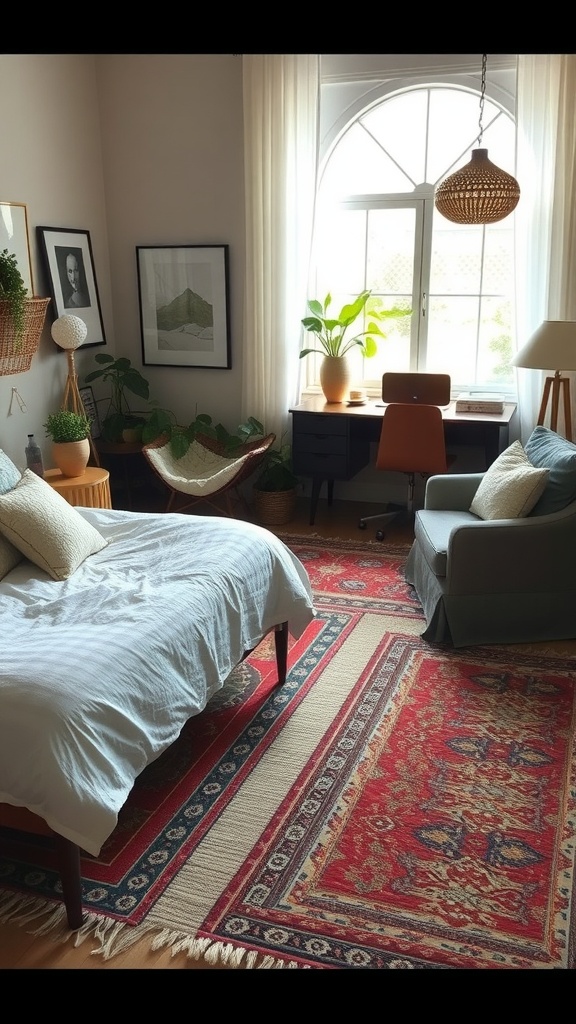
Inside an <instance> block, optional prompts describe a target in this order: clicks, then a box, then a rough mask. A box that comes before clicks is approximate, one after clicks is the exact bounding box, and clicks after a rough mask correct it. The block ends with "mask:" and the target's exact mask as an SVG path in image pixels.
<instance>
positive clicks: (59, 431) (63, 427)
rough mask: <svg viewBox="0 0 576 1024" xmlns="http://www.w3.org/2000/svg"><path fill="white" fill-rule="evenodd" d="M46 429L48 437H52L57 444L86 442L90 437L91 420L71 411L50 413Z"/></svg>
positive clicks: (61, 410) (62, 410)
mask: <svg viewBox="0 0 576 1024" xmlns="http://www.w3.org/2000/svg"><path fill="white" fill-rule="evenodd" d="M44 429H45V431H46V437H51V438H52V440H53V441H54V442H56V444H66V443H67V442H69V441H84V440H85V438H89V437H90V420H89V419H88V418H87V417H86V416H81V415H80V414H79V413H76V412H72V410H71V409H60V410H59V411H58V412H51V413H49V415H48V419H47V420H46V423H45V424H44Z"/></svg>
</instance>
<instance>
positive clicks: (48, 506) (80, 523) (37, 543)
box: [0, 469, 108, 580]
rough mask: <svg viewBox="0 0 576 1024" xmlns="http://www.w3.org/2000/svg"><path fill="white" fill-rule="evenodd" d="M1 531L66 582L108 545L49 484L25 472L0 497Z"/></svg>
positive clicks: (33, 560) (29, 555) (51, 572)
mask: <svg viewBox="0 0 576 1024" xmlns="http://www.w3.org/2000/svg"><path fill="white" fill-rule="evenodd" d="M0 531H1V532H2V533H3V534H4V537H5V538H6V539H7V540H8V541H10V542H11V544H14V545H15V547H17V548H18V550H19V551H21V552H22V554H23V555H24V556H25V558H29V559H30V561H31V562H34V563H35V564H36V565H38V566H40V568H41V569H45V570H46V572H47V573H49V574H50V576H52V579H55V580H65V579H67V578H68V576H71V575H72V573H73V572H76V569H77V568H78V566H79V565H81V564H82V562H83V561H84V560H85V559H86V558H87V557H88V555H93V554H95V552H96V551H101V549H102V548H104V547H106V545H107V543H108V541H107V540H105V539H104V537H102V535H101V534H99V533H98V530H96V529H94V527H93V526H92V525H91V524H90V523H88V522H86V520H85V519H83V518H82V516H81V515H80V513H79V512H77V511H76V509H75V508H73V507H72V505H69V504H68V502H67V501H66V499H65V498H63V497H62V496H61V495H60V494H58V493H57V492H56V491H55V490H54V489H53V488H52V487H50V484H47V483H46V481H45V480H43V479H42V478H41V477H39V476H37V475H36V473H33V472H32V471H31V470H29V469H27V470H25V471H24V473H23V474H22V478H21V480H20V481H19V482H18V483H17V484H16V486H15V487H13V488H12V490H11V491H8V492H7V493H6V494H1V495H0Z"/></svg>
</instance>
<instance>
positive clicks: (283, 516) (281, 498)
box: [253, 487, 297, 526]
mask: <svg viewBox="0 0 576 1024" xmlns="http://www.w3.org/2000/svg"><path fill="white" fill-rule="evenodd" d="M253 496H254V511H255V513H256V516H257V518H258V522H260V523H262V525H263V526H280V525H281V524H282V523H289V522H290V520H291V519H292V518H293V516H294V512H295V511H296V498H297V495H296V488H295V487H293V488H292V490H290V491H259V490H257V488H256V487H254V489H253Z"/></svg>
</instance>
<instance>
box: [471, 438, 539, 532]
mask: <svg viewBox="0 0 576 1024" xmlns="http://www.w3.org/2000/svg"><path fill="white" fill-rule="evenodd" d="M548 474H549V470H548V469H537V468H535V467H534V466H533V465H532V463H531V462H530V459H529V458H528V456H527V455H526V452H525V451H524V448H523V447H522V445H521V443H520V441H514V443H513V444H511V445H510V446H509V447H508V448H506V450H505V451H503V452H502V454H501V455H499V456H498V458H497V459H496V460H495V461H494V462H493V463H492V465H491V466H489V467H488V469H487V470H486V472H485V474H484V476H483V477H482V480H481V481H480V485H479V487H478V490H477V491H476V494H475V495H474V498H473V500H472V504H471V505H470V511H471V512H473V513H474V514H475V515H477V516H479V517H480V519H522V518H523V517H524V516H527V515H528V513H529V512H530V511H531V510H532V509H533V508H534V506H535V504H536V502H537V501H538V499H539V498H540V496H541V494H542V493H543V491H544V488H545V486H546V481H547V479H548Z"/></svg>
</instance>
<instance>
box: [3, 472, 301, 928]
mask: <svg viewBox="0 0 576 1024" xmlns="http://www.w3.org/2000/svg"><path fill="white" fill-rule="evenodd" d="M0 454H1V453H0ZM0 470H1V464H0ZM18 476H19V479H18V481H17V483H16V484H15V485H14V486H13V487H9V488H8V489H6V487H5V480H4V493H2V491H1V487H2V476H1V472H0V544H2V545H3V548H2V547H0V576H2V578H1V579H0V621H1V623H2V632H1V642H0V802H1V803H2V805H4V808H5V809H6V805H8V807H7V809H8V811H10V810H13V809H14V808H23V809H25V813H28V812H31V813H32V814H34V815H35V816H36V817H37V818H39V819H41V821H42V822H44V823H46V825H47V826H48V827H49V828H50V829H51V830H52V832H53V833H54V834H55V839H56V841H57V843H58V844H59V850H60V858H61V874H62V883H63V896H64V902H65V904H66V909H67V913H68V922H69V924H70V926H71V927H73V928H74V927H79V925H80V924H81V921H82V910H81V886H80V876H79V850H80V849H83V850H85V851H87V852H88V853H90V854H93V855H97V854H98V853H99V851H100V848H101V846H102V844H103V843H104V841H105V840H106V839H107V837H108V836H109V835H110V834H111V832H112V831H113V830H114V828H115V825H116V822H117V818H118V812H119V810H120V808H121V807H122V805H123V804H124V802H125V801H126V799H127V797H128V794H129V792H130V790H131V788H132V785H133V783H134V780H135V779H136V777H137V776H138V775H139V774H140V772H141V771H142V770H143V769H144V768H145V767H146V765H148V764H149V763H150V762H151V761H154V760H155V759H156V758H157V757H159V755H160V754H161V753H162V752H163V751H164V750H166V749H167V747H169V746H170V744H172V743H173V742H174V740H175V739H176V738H177V737H178V735H179V734H180V731H181V729H182V727H183V725H184V723H185V722H186V721H187V720H188V719H189V718H190V717H191V716H193V715H196V714H201V712H202V710H203V709H204V707H205V705H206V704H207V702H208V701H209V700H210V698H211V697H212V695H213V694H214V693H215V692H216V691H217V690H218V689H220V688H221V687H222V686H223V684H224V683H225V681H226V679H227V678H228V676H229V675H230V672H231V671H232V669H233V668H234V667H235V666H236V665H237V664H238V663H239V662H240V661H242V659H243V658H244V657H245V656H246V654H247V653H248V652H250V651H251V650H253V649H254V648H255V647H256V646H257V645H258V643H259V642H260V641H261V640H262V638H263V637H264V636H265V635H266V634H267V633H269V632H270V631H272V630H274V636H275V639H276V656H277V664H278V675H279V683H280V684H282V683H283V682H284V680H285V675H286V657H287V649H288V633H290V634H291V635H292V636H293V637H295V638H297V637H299V636H300V635H301V634H302V633H303V631H304V629H305V628H306V626H307V625H308V623H309V622H310V621H311V620H312V619H313V617H314V606H313V598H312V593H311V588H310V583H309V580H308V576H307V573H306V571H305V569H304V567H303V565H302V564H301V563H300V561H299V560H298V559H297V558H296V556H295V555H294V554H292V552H291V551H290V550H289V549H288V548H287V547H286V546H285V545H284V544H283V543H282V541H280V540H279V539H278V538H277V537H275V536H274V535H273V534H272V533H270V532H269V531H268V530H265V529H264V528H263V527H260V526H257V525H255V524H252V523H247V522H242V521H239V520H234V519H229V518H224V517H218V516H188V515H184V514H181V513H168V514H166V513H160V514H152V513H139V512H124V511H119V510H113V509H89V508H72V507H71V506H69V505H68V504H67V502H66V501H65V500H64V499H63V498H61V496H60V495H59V494H57V493H56V492H55V491H53V490H52V488H50V486H49V485H48V484H47V483H46V482H45V481H43V480H41V479H40V478H38V477H34V474H32V473H30V471H26V472H25V473H24V474H23V475H22V476H21V477H20V474H18ZM30 518H33V519H35V521H36V522H35V526H34V528H30V527H29V525H28V521H29V519H30ZM23 524H24V525H23ZM40 525H41V526H42V529H40ZM74 531H77V532H78V533H79V534H80V535H81V537H82V538H85V537H86V538H88V540H87V542H86V543H84V540H83V541H82V543H80V544H79V543H78V539H77V537H76V539H74V536H73V535H74ZM59 534H64V536H65V538H66V543H68V544H69V545H70V544H71V546H72V548H73V549H74V551H75V553H74V555H73V557H72V561H71V565H72V568H71V569H70V565H69V564H68V563H66V556H65V555H63V554H62V551H61V550H60V548H62V543H63V542H62V539H61V536H59ZM70 535H72V536H73V539H72V541H70ZM47 537H48V538H49V539H50V538H51V542H52V544H53V547H54V550H51V549H50V546H49V544H48V543H47ZM59 545H60V548H59ZM77 547H79V548H80V551H79V553H78V551H76V548H77ZM86 547H87V548H88V549H89V553H88V554H86V555H84V557H82V556H83V554H84V550H85V548H86ZM7 549H13V550H12V559H14V558H15V559H16V563H15V564H14V565H13V566H12V567H10V568H9V569H8V571H6V572H5V573H4V575H2V565H3V567H4V569H6V565H10V558H9V557H8V558H7V557H6V550H7ZM14 551H15V552H16V554H14ZM2 552H4V560H3V563H2ZM47 552H48V554H47ZM78 558H79V559H80V560H79V562H78V564H76V561H77V560H78ZM63 563H66V564H64V565H63ZM0 821H3V823H7V822H6V820H5V817H4V818H3V817H2V815H0ZM8 823H9V822H8Z"/></svg>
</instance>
